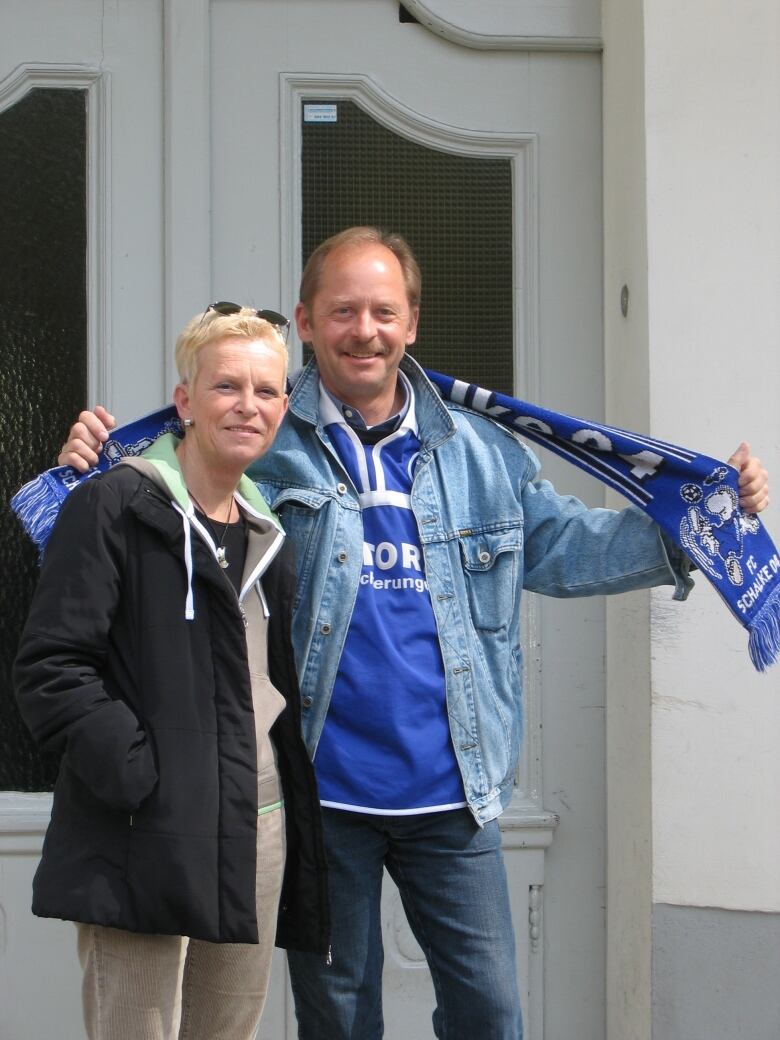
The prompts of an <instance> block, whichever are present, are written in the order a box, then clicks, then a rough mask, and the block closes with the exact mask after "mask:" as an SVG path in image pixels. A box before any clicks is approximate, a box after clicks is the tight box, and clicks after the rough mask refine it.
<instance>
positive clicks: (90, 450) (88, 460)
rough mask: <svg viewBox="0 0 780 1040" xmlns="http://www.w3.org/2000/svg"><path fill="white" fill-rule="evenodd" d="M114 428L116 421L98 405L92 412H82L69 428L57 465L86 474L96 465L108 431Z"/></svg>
mask: <svg viewBox="0 0 780 1040" xmlns="http://www.w3.org/2000/svg"><path fill="white" fill-rule="evenodd" d="M115 426H116V419H115V418H114V417H113V415H112V414H111V413H110V412H107V411H106V410H105V408H104V407H103V406H102V405H100V404H99V405H96V406H95V410H94V412H82V413H81V414H80V415H79V417H78V421H77V422H75V423H74V424H73V425H72V426H71V428H70V433H69V434H68V439H67V441H66V442H65V443H64V444H63V446H62V450H61V451H60V453H59V455H58V456H57V464H58V465H59V466H72V467H73V468H74V469H77V470H78V471H79V473H86V472H87V470H88V469H90V467H92V466H96V465H97V461H98V454H99V453H100V452H101V451H102V450H103V444H104V443H105V441H107V440H108V431H109V430H113V428H114V427H115Z"/></svg>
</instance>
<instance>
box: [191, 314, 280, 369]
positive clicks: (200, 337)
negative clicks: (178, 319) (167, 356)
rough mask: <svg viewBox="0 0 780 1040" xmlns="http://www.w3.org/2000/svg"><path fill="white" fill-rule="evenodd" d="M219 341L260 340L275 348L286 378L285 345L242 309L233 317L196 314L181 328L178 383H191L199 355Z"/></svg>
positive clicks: (270, 328)
mask: <svg viewBox="0 0 780 1040" xmlns="http://www.w3.org/2000/svg"><path fill="white" fill-rule="evenodd" d="M223 339H243V340H255V339H261V340H263V342H264V343H267V344H268V345H269V346H273V347H278V348H279V351H280V352H281V354H282V356H283V357H284V375H285V379H286V378H287V364H288V360H289V356H288V353H287V344H286V343H285V341H284V337H283V336H282V334H281V332H280V331H279V329H278V328H277V327H276V325H272V324H271V322H270V321H266V320H265V318H260V317H258V314H257V311H256V310H254V309H253V308H251V307H242V308H241V310H239V311H236V312H235V314H220V313H219V312H218V311H215V310H211V309H209V310H207V311H206V312H205V314H203V313H201V314H196V315H195V317H194V318H191V319H190V321H188V322H187V324H186V325H185V326H184V328H183V329H182V331H181V332H180V333H179V336H178V339H177V340H176V369H177V371H178V373H179V380H180V381H181V382H182V383H190V384H191V383H193V382H194V380H195V376H196V375H197V374H198V361H199V358H200V352H201V351H202V350H203V348H204V347H207V346H209V344H211V343H217V342H219V341H220V340H223Z"/></svg>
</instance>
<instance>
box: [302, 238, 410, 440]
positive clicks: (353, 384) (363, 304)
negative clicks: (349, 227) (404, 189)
mask: <svg viewBox="0 0 780 1040" xmlns="http://www.w3.org/2000/svg"><path fill="white" fill-rule="evenodd" d="M295 318H296V321H297V323H298V334H299V336H300V337H301V339H302V340H303V341H304V342H308V343H311V345H312V347H313V349H314V354H315V356H316V358H317V364H318V366H319V370H320V378H321V379H322V381H323V383H324V384H325V387H326V388H327V389H328V390H330V391H331V393H333V394H335V395H336V397H338V398H339V399H340V400H341V401H344V403H345V404H351V405H353V406H354V407H355V408H357V409H358V410H360V411H361V412H362V413H363V416H364V418H365V419H366V421H368V422H379V421H381V420H382V419H383V418H387V416H388V415H390V414H392V408H393V401H394V398H395V392H396V381H397V372H398V365H399V364H400V361H401V358H402V357H403V354H404V350H405V349H406V347H407V346H408V345H409V344H411V343H414V339H415V335H416V332H417V308H416V307H415V308H412V307H410V305H409V301H408V299H407V296H406V286H405V285H404V278H403V272H402V270H401V265H400V263H399V262H398V260H397V259H396V257H395V255H394V254H393V253H392V252H391V251H390V250H389V249H387V248H386V247H385V246H382V245H378V244H374V243H371V244H367V245H360V246H342V247H341V248H338V249H335V250H334V251H333V252H332V253H330V254H329V255H328V257H327V258H326V259H325V262H324V264H323V267H322V271H321V276H320V280H319V285H318V287H317V291H316V293H315V294H314V297H313V299H312V301H311V304H310V306H309V307H305V306H304V305H303V304H300V303H299V304H298V306H297V307H296V310H295ZM380 412H384V413H385V414H383V415H379V417H377V415H378V413H380Z"/></svg>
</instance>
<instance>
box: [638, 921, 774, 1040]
mask: <svg viewBox="0 0 780 1040" xmlns="http://www.w3.org/2000/svg"><path fill="white" fill-rule="evenodd" d="M653 1040H780V914H762V913H748V912H744V911H734V910H710V909H698V908H696V907H681V906H668V905H666V904H663V903H659V904H656V905H655V907H654V908H653Z"/></svg>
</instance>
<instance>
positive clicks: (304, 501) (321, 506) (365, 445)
mask: <svg viewBox="0 0 780 1040" xmlns="http://www.w3.org/2000/svg"><path fill="white" fill-rule="evenodd" d="M419 299H420V274H419V269H418V267H417V264H416V262H415V260H414V257H413V256H412V254H411V251H410V250H409V247H408V246H407V245H406V243H405V242H404V241H403V240H402V239H400V238H399V237H398V236H394V235H387V234H384V233H381V232H379V231H376V230H375V229H370V228H352V229H350V230H348V231H346V232H342V233H341V234H340V235H337V236H335V237H334V238H332V239H329V240H328V241H327V242H325V243H323V244H322V245H321V246H320V247H319V248H318V249H317V250H316V251H315V252H314V254H313V255H312V257H311V258H310V259H309V261H308V263H307V265H306V269H305V271H304V275H303V279H302V283H301V294H300V302H299V304H298V306H297V308H296V312H295V314H296V321H297V324H298V331H299V334H300V336H301V339H302V340H303V341H304V342H308V343H310V344H311V345H312V347H313V350H314V355H315V360H314V361H313V362H312V363H311V364H310V365H309V366H308V367H307V368H306V369H305V370H304V372H303V373H302V375H301V376H300V378H299V380H298V382H297V384H296V386H295V389H294V390H293V392H292V394H291V396H290V405H289V410H288V414H287V417H286V418H285V421H284V423H283V425H282V428H281V430H280V433H279V436H278V438H277V441H276V448H277V449H278V450H275V451H274V452H273V453H272V455H270V456H266V457H265V459H263V460H261V462H260V463H259V464H258V465H257V466H255V467H253V468H252V470H251V471H250V473H251V475H252V476H253V477H254V479H255V480H257V481H258V484H259V485H260V488H261V490H262V491H263V493H264V494H265V496H266V498H267V500H268V501H269V502H270V503H271V505H272V506H273V508H274V509H276V510H277V511H278V512H279V514H280V515H281V517H282V522H283V524H284V527H285V529H286V531H287V533H288V535H289V537H290V538H291V539H292V541H293V543H294V545H295V547H296V550H297V557H298V576H299V583H300V584H299V592H298V605H297V608H296V614H295V619H294V630H293V640H294V644H295V650H296V659H297V666H298V670H299V677H300V688H301V698H302V700H301V704H302V715H303V729H304V736H305V738H306V742H307V746H308V749H309V753H310V754H311V755H312V757H313V759H314V763H315V767H316V772H317V777H318V782H319V785H320V796H321V801H322V805H323V814H324V823H325V832H326V843H327V850H328V857H329V871H330V895H331V907H332V919H333V927H332V935H331V953H332V957H331V960H332V963H327V964H326V963H323V961H322V960H321V959H318V958H317V957H316V956H315V957H313V956H309V955H304V954H294V953H293V954H290V956H289V964H290V972H291V980H292V987H293V993H294V996H295V1003H296V1012H297V1015H298V1022H299V1037H300V1038H301V1040H346V1038H348V1037H349V1038H352V1040H355V1038H360V1040H376V1038H378V1037H381V1035H382V1029H383V1025H382V1004H381V971H382V957H383V953H382V940H381V927H380V918H379V901H380V891H381V882H382V869H383V867H384V866H386V867H387V869H388V871H389V872H390V874H391V875H392V877H393V878H394V880H395V881H396V883H397V885H398V887H399V890H400V893H401V898H402V900H403V904H404V908H405V910H406V913H407V916H408V919H409V923H410V926H411V928H412V930H413V932H414V934H415V936H416V937H417V939H418V941H419V943H420V945H421V947H422V949H423V951H424V953H425V956H426V958H427V960H428V964H429V966H430V969H431V975H432V978H433V984H434V988H435V991H436V999H437V1008H436V1010H435V1012H434V1016H433V1022H434V1030H435V1032H436V1035H437V1036H438V1037H440V1038H447V1040H466V1038H467V1040H476V1038H479V1040H518V1038H520V1037H521V1036H522V1024H521V1017H520V1001H519V995H518V991H517V984H516V969H515V951H514V936H513V933H512V924H511V916H510V910H509V900H508V894H507V884H506V875H505V870H504V865H503V860H502V855H501V843H500V834H499V829H498V817H499V815H500V814H501V812H502V810H503V809H504V808H505V807H506V805H507V804H508V802H509V800H510V798H511V794H512V784H513V779H514V776H515V771H516V766H517V756H518V751H519V746H520V740H521V729H522V708H521V681H522V664H521V650H520V610H519V607H520V595H521V591H522V589H523V588H528V589H531V590H533V591H536V592H541V593H546V594H550V595H556V596H574V595H596V594H601V593H610V592H621V591H625V590H627V589H633V588H640V587H647V586H651V585H657V584H673V585H674V586H675V595H676V596H677V597H678V598H681V599H682V598H684V597H685V595H686V594H687V591H688V588H689V586H690V579H689V578H688V576H687V572H688V568H689V562H688V561H687V559H686V558H685V557H684V556H683V555H682V554H681V553H680V551H679V550H678V549H676V548H675V547H674V546H670V545H665V544H664V542H663V540H662V537H661V535H660V533H659V530H658V528H656V527H655V526H654V525H653V524H652V522H651V521H650V520H649V519H648V518H647V517H645V516H644V515H643V514H641V513H640V512H638V511H636V510H633V509H628V510H625V511H624V512H622V513H614V512H612V511H609V510H588V509H586V508H585V507H584V506H583V505H582V504H581V503H579V502H577V501H576V500H574V499H572V498H569V497H562V496H559V495H557V494H556V492H555V491H554V489H553V488H552V487H551V485H550V484H549V483H547V482H546V481H541V482H537V481H536V476H537V471H538V463H537V462H536V460H535V458H534V456H533V455H532V454H531V452H530V451H529V450H528V449H527V448H526V447H525V446H524V445H523V444H522V443H521V442H520V441H519V440H518V439H517V438H515V437H514V436H513V435H512V434H510V433H509V432H507V431H506V430H504V429H502V428H499V427H498V426H497V425H496V424H494V423H493V422H491V421H490V420H489V419H486V418H484V417H482V416H479V415H477V414H475V413H473V412H470V411H469V410H468V409H464V408H461V407H459V406H457V405H452V404H445V403H444V402H442V400H441V399H440V398H439V396H438V395H437V393H436V392H435V390H434V389H433V387H432V386H431V385H430V383H429V382H428V381H427V380H426V378H425V377H424V375H423V374H422V372H421V370H420V369H419V367H418V366H417V365H416V363H415V362H414V361H412V360H411V359H410V358H409V357H408V356H407V355H406V353H405V351H406V347H407V346H410V345H411V344H412V343H413V342H414V339H415V334H416V328H417V319H418V309H419ZM101 417H102V418H103V419H104V420H105V422H106V424H108V423H109V422H110V421H111V420H110V417H109V416H108V415H107V414H106V413H104V412H101ZM81 420H82V421H81V423H80V424H77V425H76V426H75V427H74V428H73V430H72V431H71V439H70V440H69V441H68V443H67V444H66V445H65V448H64V449H63V454H62V455H61V456H60V461H61V462H63V463H71V464H76V465H78V466H79V468H82V469H83V468H85V465H86V463H93V462H94V461H95V459H96V455H95V454H94V453H95V451H96V450H98V448H99V445H100V443H101V441H103V440H105V437H106V430H105V425H104V423H103V422H101V421H100V419H98V418H97V417H96V416H95V415H93V414H92V413H83V414H82V416H81ZM747 455H748V451H747V446H746V445H743V446H741V448H740V451H739V455H738V457H737V456H735V457H734V459H733V461H734V463H735V464H736V465H738V466H740V468H741V478H740V481H741V489H742V499H741V501H742V505H743V506H744V508H746V509H749V510H752V511H757V510H759V509H762V508H764V506H765V505H766V501H767V493H766V474H765V473H764V471H763V470H762V469H761V467H760V463H758V460H755V459H750V460H749V459H748V458H747Z"/></svg>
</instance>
